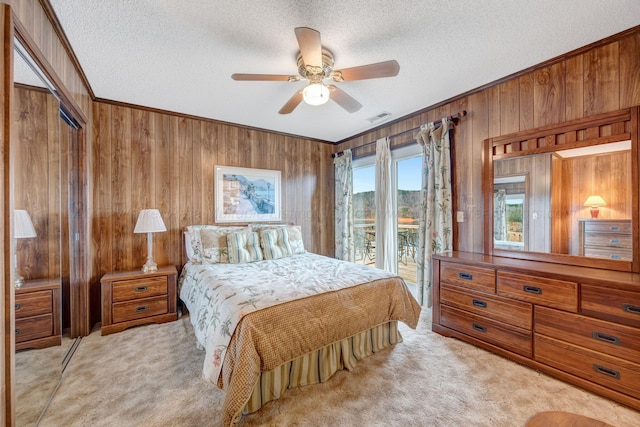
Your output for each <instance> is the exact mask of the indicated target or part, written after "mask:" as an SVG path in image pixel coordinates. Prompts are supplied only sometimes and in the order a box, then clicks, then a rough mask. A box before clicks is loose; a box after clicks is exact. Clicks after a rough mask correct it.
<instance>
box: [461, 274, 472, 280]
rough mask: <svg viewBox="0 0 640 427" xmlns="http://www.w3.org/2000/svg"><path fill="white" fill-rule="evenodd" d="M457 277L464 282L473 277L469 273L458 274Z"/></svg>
mask: <svg viewBox="0 0 640 427" xmlns="http://www.w3.org/2000/svg"><path fill="white" fill-rule="evenodd" d="M458 277H460V278H461V279H464V280H471V279H472V278H473V275H472V274H471V273H458Z"/></svg>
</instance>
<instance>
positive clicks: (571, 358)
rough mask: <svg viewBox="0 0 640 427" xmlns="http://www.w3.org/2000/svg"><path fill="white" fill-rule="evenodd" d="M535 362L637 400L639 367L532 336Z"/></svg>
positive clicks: (539, 336) (635, 364) (639, 381)
mask: <svg viewBox="0 0 640 427" xmlns="http://www.w3.org/2000/svg"><path fill="white" fill-rule="evenodd" d="M535 349H536V350H535V360H537V361H538V362H541V363H545V364H547V365H550V366H553V367H555V368H558V369H561V370H563V371H565V372H569V373H571V374H573V375H576V376H578V377H580V378H584V379H585V380H588V381H592V382H594V383H597V384H600V385H603V386H605V387H608V388H611V389H613V390H617V391H619V392H621V393H625V394H627V395H629V396H633V397H634V398H636V399H637V398H640V387H638V384H640V365H639V364H637V363H632V362H629V361H626V360H623V359H618V358H617V357H613V356H607V355H605V354H602V353H599V352H596V351H593V350H589V349H586V348H583V347H579V346H576V345H572V344H568V343H565V342H563V341H559V340H556V339H553V338H547V337H545V336H543V335H538V334H535Z"/></svg>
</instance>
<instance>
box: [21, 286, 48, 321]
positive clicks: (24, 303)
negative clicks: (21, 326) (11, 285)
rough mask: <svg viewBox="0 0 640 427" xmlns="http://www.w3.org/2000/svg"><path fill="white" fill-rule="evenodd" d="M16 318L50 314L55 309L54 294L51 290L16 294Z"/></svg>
mask: <svg viewBox="0 0 640 427" xmlns="http://www.w3.org/2000/svg"><path fill="white" fill-rule="evenodd" d="M14 307H15V310H14V311H15V313H16V319H21V318H24V317H30V316H37V315H39V314H50V313H51V311H52V310H53V295H52V293H51V291H37V292H29V293H26V294H21V295H16V302H15V306H14Z"/></svg>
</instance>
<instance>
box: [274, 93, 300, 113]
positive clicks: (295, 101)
mask: <svg viewBox="0 0 640 427" xmlns="http://www.w3.org/2000/svg"><path fill="white" fill-rule="evenodd" d="M301 102H302V91H301V90H300V91H298V92H296V93H294V94H293V96H292V97H291V98H289V100H288V101H287V103H286V104H284V105H283V106H282V108H281V109H280V111H278V114H289V113H290V112H292V111H293V110H295V109H296V107H297V106H298V105H299V104H300V103H301Z"/></svg>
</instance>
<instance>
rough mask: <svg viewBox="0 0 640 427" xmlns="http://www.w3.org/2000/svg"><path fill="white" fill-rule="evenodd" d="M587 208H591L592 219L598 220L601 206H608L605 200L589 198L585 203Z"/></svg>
mask: <svg viewBox="0 0 640 427" xmlns="http://www.w3.org/2000/svg"><path fill="white" fill-rule="evenodd" d="M584 205H585V206H591V210H590V211H589V212H591V218H598V214H599V213H600V210H599V209H598V208H599V207H600V206H607V204H606V203H605V201H604V199H603V198H602V197H600V196H589V197H588V198H587V200H586V201H585V202H584Z"/></svg>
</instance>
